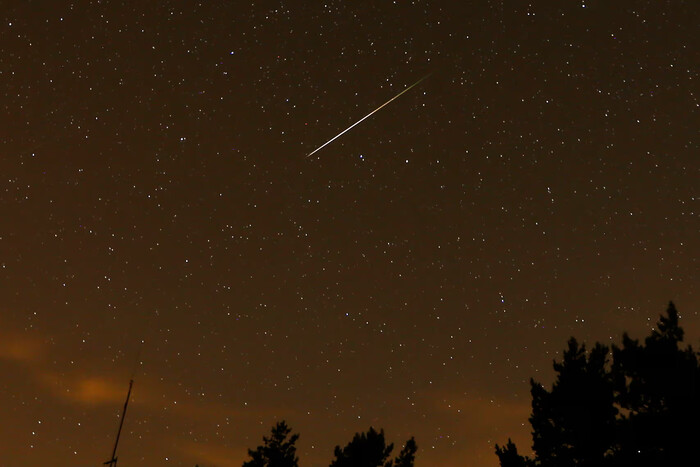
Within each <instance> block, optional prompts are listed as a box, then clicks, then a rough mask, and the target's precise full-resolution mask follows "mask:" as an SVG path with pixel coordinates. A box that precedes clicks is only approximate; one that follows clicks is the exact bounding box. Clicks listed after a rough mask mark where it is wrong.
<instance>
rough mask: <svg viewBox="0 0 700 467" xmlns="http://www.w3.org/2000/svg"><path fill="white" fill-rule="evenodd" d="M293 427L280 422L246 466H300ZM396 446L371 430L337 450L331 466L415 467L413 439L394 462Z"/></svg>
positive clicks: (252, 453)
mask: <svg viewBox="0 0 700 467" xmlns="http://www.w3.org/2000/svg"><path fill="white" fill-rule="evenodd" d="M291 432H292V430H291V428H290V427H288V426H287V424H286V422H284V421H281V422H278V423H277V424H276V425H275V426H274V427H272V432H271V434H270V437H267V436H263V444H262V445H260V446H258V447H257V449H255V450H253V449H248V456H250V458H251V459H250V460H249V461H247V462H244V463H243V467H298V466H299V458H298V457H297V455H296V447H295V445H294V444H295V443H296V442H297V440H298V439H299V434H298V433H296V434H293V435H290V434H291ZM393 449H394V445H393V443H392V444H389V445H387V444H386V440H385V439H384V430H380V431H379V432H377V431H376V430H375V429H374V428H372V427H369V430H368V431H367V432H366V433H356V434H355V436H354V438H353V439H352V441H350V442H349V443H348V445H347V446H345V447H344V448H342V449H341V448H340V446H336V447H335V451H334V455H335V459H333V461H332V462H331V464H330V467H413V462H414V459H415V455H416V451H417V450H418V447H417V445H416V441H415V440H414V439H413V438H411V439H409V440H408V441H406V444H405V445H404V447H403V449H402V450H401V452H400V453H399V455H398V456H397V457H396V458H394V459H391V452H392V451H393Z"/></svg>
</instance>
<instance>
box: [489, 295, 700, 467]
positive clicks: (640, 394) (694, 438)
mask: <svg viewBox="0 0 700 467" xmlns="http://www.w3.org/2000/svg"><path fill="white" fill-rule="evenodd" d="M682 342H683V329H682V328H681V327H680V326H679V324H678V312H677V311H676V307H675V306H674V305H673V303H670V304H669V306H668V310H667V312H666V316H663V315H662V316H661V317H660V319H659V321H658V323H657V325H656V327H655V328H654V329H653V330H652V332H651V334H650V335H649V336H648V337H647V338H646V339H645V340H644V343H640V342H639V341H638V340H633V339H631V338H630V337H629V336H628V335H627V334H624V335H623V337H622V346H621V347H618V346H616V345H613V346H612V348H611V349H609V348H608V347H607V346H605V345H602V344H600V343H596V344H595V346H594V347H593V348H592V349H591V350H590V351H587V350H586V347H585V345H584V344H580V345H579V343H578V342H577V341H576V339H574V338H573V337H572V338H571V339H570V340H569V343H568V348H567V349H566V350H565V351H564V354H563V360H562V361H561V362H556V361H555V362H554V370H555V372H556V380H555V382H554V384H553V385H552V388H551V389H550V390H547V389H546V388H545V387H544V386H542V385H541V384H539V383H537V382H536V381H534V380H532V379H531V380H530V386H531V389H530V392H531V394H532V415H531V416H530V419H529V421H530V425H531V426H532V450H533V451H534V458H529V457H526V456H522V455H520V454H519V453H518V450H517V447H516V446H515V444H513V442H512V441H511V440H510V439H509V440H508V443H507V444H506V445H505V446H503V447H501V446H498V445H496V455H497V456H498V458H499V460H500V464H501V467H535V466H537V467H569V466H577V467H588V466H595V467H627V466H634V467H651V466H655V467H662V466H685V465H700V455H698V452H697V443H698V441H700V425H699V424H700V367H699V366H698V354H697V353H696V352H695V351H693V349H692V347H691V346H690V345H688V346H687V347H682ZM610 350H612V352H610ZM609 357H612V359H611V360H610V358H609Z"/></svg>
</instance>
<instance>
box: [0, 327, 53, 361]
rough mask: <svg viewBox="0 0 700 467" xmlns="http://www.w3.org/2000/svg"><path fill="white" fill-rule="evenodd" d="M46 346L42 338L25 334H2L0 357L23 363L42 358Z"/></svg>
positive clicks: (0, 337) (0, 335)
mask: <svg viewBox="0 0 700 467" xmlns="http://www.w3.org/2000/svg"><path fill="white" fill-rule="evenodd" d="M45 353H46V352H45V346H44V343H43V341H42V340H41V339H39V338H37V337H35V336H30V335H23V334H8V333H5V334H0V359H3V360H9V361H12V362H18V363H23V364H35V363H38V362H39V361H41V360H42V358H43V357H44V354H45Z"/></svg>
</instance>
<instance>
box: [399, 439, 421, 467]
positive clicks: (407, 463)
mask: <svg viewBox="0 0 700 467" xmlns="http://www.w3.org/2000/svg"><path fill="white" fill-rule="evenodd" d="M417 451H418V445H417V444H416V440H415V439H414V438H413V437H411V439H409V440H408V441H406V444H405V445H404V447H403V449H402V450H401V452H400V453H399V455H398V457H397V458H396V460H395V461H394V467H413V463H414V462H415V460H416V452H417Z"/></svg>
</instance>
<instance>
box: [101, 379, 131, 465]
mask: <svg viewBox="0 0 700 467" xmlns="http://www.w3.org/2000/svg"><path fill="white" fill-rule="evenodd" d="M133 385H134V380H133V379H131V380H129V391H128V392H127V393H126V401H124V410H122V418H121V420H120V421H119V430H118V431H117V440H116V441H115V442H114V450H113V451H112V458H111V459H110V460H108V461H107V462H104V463H103V465H108V466H110V467H117V445H118V444H119V436H120V435H121V434H122V426H123V425H124V417H126V407H127V406H128V405H129V397H130V396H131V387H132V386H133Z"/></svg>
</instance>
